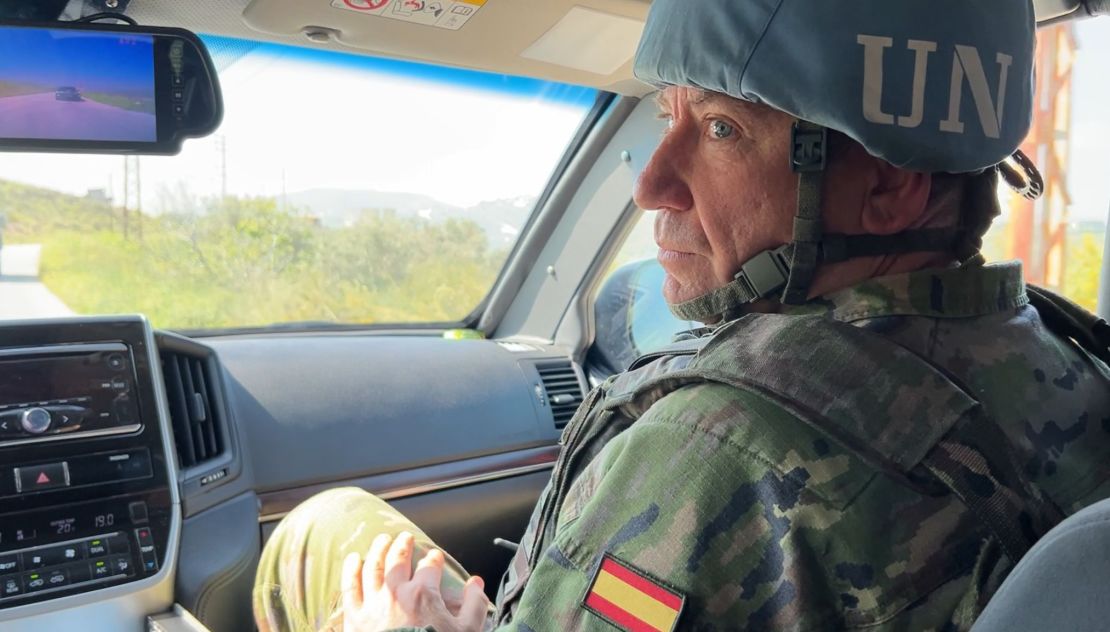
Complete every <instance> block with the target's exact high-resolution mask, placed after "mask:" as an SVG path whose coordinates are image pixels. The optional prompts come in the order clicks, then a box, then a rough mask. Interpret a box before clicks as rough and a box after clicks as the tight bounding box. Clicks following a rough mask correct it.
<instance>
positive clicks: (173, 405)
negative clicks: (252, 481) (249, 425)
mask: <svg viewBox="0 0 1110 632" xmlns="http://www.w3.org/2000/svg"><path fill="white" fill-rule="evenodd" d="M161 356H162V375H163V376H164V377H165V379H166V400H167V403H168V404H169V408H170V419H171V420H172V421H173V436H174V440H175V442H176V444H177V459H178V462H179V463H180V464H181V467H193V466H195V465H200V464H202V463H205V462H207V461H211V460H212V459H214V458H216V457H217V456H220V455H221V454H222V453H223V451H224V447H225V444H224V436H225V427H224V424H225V420H224V415H223V411H222V410H221V409H220V407H219V406H218V405H217V402H219V401H220V400H219V399H217V397H216V393H215V390H214V389H215V379H216V377H215V376H214V375H213V374H212V369H211V365H210V364H209V362H208V359H207V358H205V357H195V356H190V355H185V354H182V353H175V352H170V351H166V350H164V349H163V350H162V352H161Z"/></svg>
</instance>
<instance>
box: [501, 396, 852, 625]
mask: <svg viewBox="0 0 1110 632" xmlns="http://www.w3.org/2000/svg"><path fill="white" fill-rule="evenodd" d="M776 433H785V434H783V435H782V436H781V437H778V436H776ZM848 459H849V457H848V456H847V455H844V454H841V453H837V452H835V450H833V449H832V448H831V446H828V445H823V444H822V440H821V438H820V436H819V435H817V434H816V433H812V434H807V431H806V429H805V428H804V427H802V426H801V425H800V424H799V422H798V421H797V420H793V419H792V418H790V417H789V415H788V414H787V413H785V412H784V411H782V410H781V409H779V408H777V407H775V406H773V405H769V403H768V402H766V401H765V400H762V399H761V398H759V397H756V396H754V395H752V394H750V393H746V392H744V391H739V390H738V389H734V388H731V387H727V386H721V385H701V386H695V387H688V388H684V389H682V390H680V391H677V392H675V393H672V394H670V395H668V396H667V397H665V398H664V399H662V400H660V401H659V402H657V403H656V405H655V406H653V407H652V408H651V409H650V410H649V411H648V412H647V413H646V414H645V415H644V417H642V418H641V419H640V420H639V421H637V422H636V423H635V424H634V425H633V426H632V427H631V428H630V429H629V430H627V431H625V432H624V433H622V434H621V435H620V436H618V437H617V438H615V439H614V440H613V441H611V442H610V443H609V445H608V446H606V448H605V449H604V450H603V451H602V452H601V453H600V454H599V455H598V457H597V458H596V459H595V460H594V461H593V462H592V463H591V464H590V465H589V466H588V467H587V468H586V469H585V470H584V471H583V473H582V474H581V475H580V476H579V478H578V479H577V480H576V481H575V483H574V485H573V486H572V487H571V488H570V489H569V490H568V492H567V495H566V498H565V499H564V500H563V502H562V504H561V507H560V514H559V528H558V531H557V533H556V536H555V538H554V541H553V543H552V546H551V547H550V548H549V549H548V550H547V551H545V552H544V555H543V557H542V559H541V561H540V562H539V564H538V565H537V567H536V569H535V571H534V573H533V575H532V577H531V579H530V581H529V583H528V585H527V588H526V589H525V592H524V594H523V596H522V599H521V602H520V607H519V608H518V610H517V616H516V619H515V621H514V624H515V625H517V626H520V627H518V628H517V629H521V630H527V629H529V628H531V629H534V630H539V629H554V627H557V628H558V629H576V630H578V629H581V630H593V629H597V630H612V626H611V623H613V622H615V623H617V625H618V627H621V628H623V629H663V630H670V629H671V627H669V626H668V625H667V622H668V621H669V620H670V619H669V617H671V615H672V614H673V615H674V621H673V622H672V623H674V624H678V623H679V622H680V621H681V624H682V628H687V627H690V628H691V629H693V628H696V627H697V626H698V625H710V626H715V625H717V624H720V623H721V622H729V624H730V625H737V624H741V623H742V622H746V624H747V626H749V627H752V628H760V629H762V628H767V627H773V628H775V629H780V628H781V629H808V628H814V629H822V628H824V627H826V626H828V625H829V624H830V622H831V621H832V619H831V618H830V617H834V616H835V613H836V611H837V609H836V607H835V605H834V601H835V598H836V596H837V595H836V592H835V591H833V590H832V589H831V587H828V586H823V585H821V584H822V579H821V577H822V576H823V573H822V572H821V571H820V564H821V561H820V555H821V551H819V550H817V551H815V550H813V548H814V546H817V547H820V546H823V544H822V543H821V542H820V538H817V539H812V538H808V537H805V536H804V535H803V533H802V531H803V530H799V529H798V525H799V524H806V525H809V526H813V525H818V526H820V525H825V526H827V525H828V524H829V523H830V522H835V512H836V507H837V506H838V505H840V504H842V503H844V502H847V500H846V499H847V498H848V497H849V496H850V495H851V493H853V491H858V490H859V488H861V487H862V486H863V485H865V484H866V480H865V479H863V478H859V477H856V476H854V475H853V472H856V471H858V468H853V467H851V465H850V463H849V460H848ZM804 531H809V529H806V530H804ZM621 569H624V570H623V571H622V570H621ZM814 569H817V570H816V572H811V571H813V570H814ZM676 599H677V601H676ZM599 604H600V606H599ZM674 606H678V607H677V608H674ZM622 616H632V617H635V618H637V620H640V621H649V622H650V623H652V625H654V626H655V627H653V628H635V627H630V626H627V625H623V624H622V623H621V619H620V617H622ZM553 625H554V627H553ZM740 627H744V626H743V625H741V626H740ZM706 629H709V628H706Z"/></svg>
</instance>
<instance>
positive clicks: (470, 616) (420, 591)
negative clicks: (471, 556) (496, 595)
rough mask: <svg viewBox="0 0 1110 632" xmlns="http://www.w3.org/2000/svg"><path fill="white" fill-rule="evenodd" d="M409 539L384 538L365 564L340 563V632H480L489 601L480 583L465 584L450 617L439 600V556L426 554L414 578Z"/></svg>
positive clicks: (377, 541)
mask: <svg viewBox="0 0 1110 632" xmlns="http://www.w3.org/2000/svg"><path fill="white" fill-rule="evenodd" d="M412 551H413V537H412V534H411V533H402V534H401V535H399V536H398V537H397V539H396V540H394V539H393V538H391V537H390V536H388V535H385V534H382V535H379V536H378V537H377V538H375V539H374V542H373V543H372V544H371V545H370V552H369V553H367V554H366V562H365V563H362V561H361V560H360V559H359V555H358V553H352V554H350V555H348V556H347V559H345V560H344V561H343V576H342V578H341V584H340V585H341V586H342V591H343V630H344V632H379V631H381V630H390V629H393V628H401V627H413V626H415V627H423V626H428V625H430V626H434V627H435V629H436V632H480V631H481V629H482V626H483V625H484V624H485V619H486V611H487V609H488V608H489V600H488V599H486V594H485V592H483V589H484V588H485V584H484V582H483V581H482V578H480V577H477V576H474V577H471V578H470V579H469V580H467V582H466V588H465V590H464V592H463V600H462V605H461V606H460V608H459V610H458V614H457V615H456V614H454V613H452V612H451V611H450V610H449V609H448V607H447V604H446V603H445V602H444V599H443V595H442V594H440V590H439V584H440V580H441V579H442V578H443V565H444V557H443V552H442V551H439V550H437V549H432V550H431V551H428V554H427V555H425V556H424V559H422V560H420V563H419V564H417V566H416V572H415V573H414V572H412Z"/></svg>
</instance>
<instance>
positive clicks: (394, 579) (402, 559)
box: [385, 531, 413, 593]
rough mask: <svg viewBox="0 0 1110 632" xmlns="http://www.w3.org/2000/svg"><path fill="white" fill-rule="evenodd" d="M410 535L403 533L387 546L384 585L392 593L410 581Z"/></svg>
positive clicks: (411, 542)
mask: <svg viewBox="0 0 1110 632" xmlns="http://www.w3.org/2000/svg"><path fill="white" fill-rule="evenodd" d="M412 545H413V537H412V534H411V533H409V532H407V531H405V532H402V533H401V535H399V536H397V539H396V540H394V541H393V543H392V544H391V545H389V552H388V553H386V555H385V585H386V586H388V587H389V589H390V590H392V591H393V592H394V593H396V592H397V589H398V588H400V587H401V584H404V583H405V582H407V581H409V580H410V579H412Z"/></svg>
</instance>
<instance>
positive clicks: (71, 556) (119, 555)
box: [0, 528, 157, 602]
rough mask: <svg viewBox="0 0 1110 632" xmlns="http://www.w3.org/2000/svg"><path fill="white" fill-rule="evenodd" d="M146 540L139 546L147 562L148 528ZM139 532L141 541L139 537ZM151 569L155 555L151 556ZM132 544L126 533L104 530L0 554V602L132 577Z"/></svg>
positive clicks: (151, 552) (149, 542)
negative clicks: (90, 535) (98, 533)
mask: <svg viewBox="0 0 1110 632" xmlns="http://www.w3.org/2000/svg"><path fill="white" fill-rule="evenodd" d="M140 531H145V532H146V536H145V537H146V538H147V544H146V545H145V546H140V557H142V558H143V559H144V562H143V564H144V567H145V566H146V561H145V560H146V555H147V554H146V553H143V552H142V551H144V550H146V549H147V548H148V547H149V555H151V556H153V555H154V542H153V539H152V538H151V537H150V529H149V528H143V529H136V530H135V532H136V535H137V536H138V535H139V534H138V532H140ZM141 537H142V536H140V541H141ZM153 559H154V569H155V570H156V569H157V558H156V557H154V558H153ZM134 575H135V569H134V567H133V566H132V564H131V544H130V541H129V538H128V537H127V534H125V533H121V532H115V533H107V534H104V535H101V536H96V537H93V538H84V539H81V540H73V541H70V542H61V543H58V544H50V545H46V546H37V547H33V548H29V549H24V550H22V551H10V552H7V553H4V554H0V602H3V601H6V600H8V599H16V598H18V597H23V596H27V595H32V594H37V593H41V592H45V591H50V590H60V589H62V588H71V587H74V586H78V585H83V584H92V583H97V582H104V581H110V580H115V579H123V578H128V577H133V576H134Z"/></svg>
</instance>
